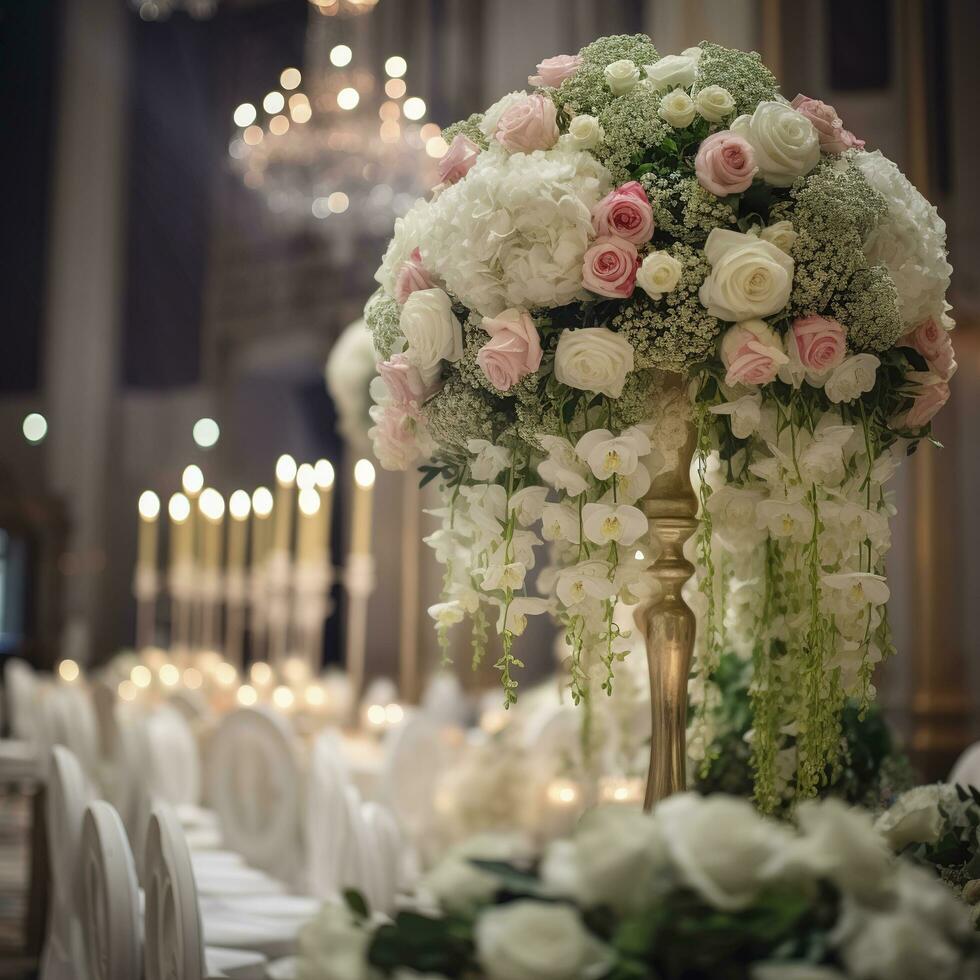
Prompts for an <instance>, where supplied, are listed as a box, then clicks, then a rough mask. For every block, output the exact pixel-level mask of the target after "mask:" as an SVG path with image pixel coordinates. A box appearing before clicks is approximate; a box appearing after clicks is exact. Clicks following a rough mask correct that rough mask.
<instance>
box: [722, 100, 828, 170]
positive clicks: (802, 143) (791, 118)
mask: <svg viewBox="0 0 980 980" xmlns="http://www.w3.org/2000/svg"><path fill="white" fill-rule="evenodd" d="M731 128H732V131H733V132H735V133H737V134H738V135H739V136H742V137H743V138H744V139H746V140H748V142H749V143H751V144H752V149H753V150H755V158H756V162H757V163H758V165H759V175H760V176H761V177H762V179H763V180H764V181H765V182H766V183H767V184H772V186H773V187H789V186H790V184H792V183H793V181H794V180H796V178H797V177H801V176H803V174H808V173H809V172H810V171H811V170H812V169H813V168H814V167H815V166H816V165H817V162H818V161H819V159H820V139H819V137H818V135H817V130H816V128H815V127H814V125H813V123H812V122H810V120H809V119H807V117H806V116H804V115H803V114H802V113H799V112H797V111H796V110H795V109H793V108H791V107H790V106H788V105H786V104H784V103H782V102H760V103H759V105H758V107H757V108H756V110H755V112H753V113H752V115H751V116H739V117H738V118H737V119H736V120H735V121H734V122H733V123H732V127H731Z"/></svg>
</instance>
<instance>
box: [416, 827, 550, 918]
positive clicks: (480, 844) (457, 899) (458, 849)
mask: <svg viewBox="0 0 980 980" xmlns="http://www.w3.org/2000/svg"><path fill="white" fill-rule="evenodd" d="M530 854H531V845H530V843H529V841H528V840H527V838H525V837H524V836H523V835H521V834H504V833H501V834H494V833H486V834H477V835H476V836H475V837H471V838H469V839H468V840H465V841H463V843H461V844H458V845H456V846H455V847H454V848H452V849H451V850H450V851H449V852H447V854H446V855H445V857H444V858H443V859H442V860H441V861H440V862H439V863H438V864H437V865H436V866H435V867H434V868H432V870H431V871H429V872H428V873H427V874H426V875H425V877H424V878H423V879H422V880H421V882H420V883H419V890H420V891H421V893H422V894H423V895H424V896H426V897H428V898H430V899H434V900H435V901H436V902H438V903H439V904H440V905H442V906H443V907H444V908H447V909H452V910H464V909H471V908H473V907H474V906H475V905H481V904H482V903H483V902H486V901H488V900H489V899H490V897H491V896H492V895H493V893H494V892H495V891H496V890H497V889H498V888H499V887H500V879H499V878H497V876H496V875H493V874H491V873H490V872H489V871H484V870H482V869H481V868H478V867H477V866H476V865H475V864H473V860H474V859H478V860H482V861H526V860H527V859H528V858H529V856H530Z"/></svg>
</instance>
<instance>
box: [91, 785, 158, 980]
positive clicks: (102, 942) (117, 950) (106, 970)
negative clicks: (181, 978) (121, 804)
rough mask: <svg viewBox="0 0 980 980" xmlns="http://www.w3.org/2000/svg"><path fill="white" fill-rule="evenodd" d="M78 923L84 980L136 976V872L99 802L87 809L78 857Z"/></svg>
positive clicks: (109, 811)
mask: <svg viewBox="0 0 980 980" xmlns="http://www.w3.org/2000/svg"><path fill="white" fill-rule="evenodd" d="M79 918H80V919H81V922H82V937H83V942H84V946H85V965H86V968H87V970H88V976H89V980H134V978H137V977H139V976H140V973H141V971H142V946H143V941H142V928H143V927H142V922H141V917H140V894H139V886H138V885H137V883H136V867H135V865H134V863H133V854H132V851H131V850H130V848H129V841H128V840H127V838H126V830H125V828H124V827H123V823H122V820H121V819H120V818H119V814H118V813H117V812H116V810H115V808H114V807H113V806H112V805H111V804H109V803H106V802H105V801H104V800H96V801H95V802H93V803H90V804H89V807H88V809H87V810H86V811H85V819H84V823H83V825H82V838H81V853H80V857H79Z"/></svg>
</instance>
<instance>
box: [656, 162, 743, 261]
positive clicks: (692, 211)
mask: <svg viewBox="0 0 980 980" xmlns="http://www.w3.org/2000/svg"><path fill="white" fill-rule="evenodd" d="M641 183H642V184H643V186H644V187H645V188H646V190H647V196H648V197H649V198H650V203H651V204H652V205H653V217H654V221H656V223H657V231H658V233H660V234H666V235H669V236H671V237H673V238H676V239H678V240H679V241H682V242H687V243H688V244H690V245H699V246H700V245H703V244H704V241H705V239H706V238H707V237H708V235H709V234H710V233H711V231H712V229H714V228H734V227H736V224H737V221H738V216H737V214H736V213H735V211H734V210H733V208H732V206H731V205H730V204H729V203H728V202H727V201H726V200H725V199H724V198H721V197H715V195H714V194H712V193H711V192H710V191H706V190H705V189H704V188H703V187H702V186H701V185H700V184H699V183H698V181H697V178H696V177H690V176H684V175H682V174H680V173H678V172H677V171H674V172H673V173H670V174H668V175H666V176H660V175H658V174H653V173H650V174H645V175H644V176H643V178H642V180H641Z"/></svg>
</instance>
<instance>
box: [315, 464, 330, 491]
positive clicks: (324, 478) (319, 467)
mask: <svg viewBox="0 0 980 980" xmlns="http://www.w3.org/2000/svg"><path fill="white" fill-rule="evenodd" d="M313 474H314V476H315V477H316V485H317V486H318V487H319V488H320V489H321V490H329V489H330V488H331V487H332V486H333V480H334V472H333V466H332V465H331V463H330V460H329V459H318V460H317V461H316V465H315V466H314V467H313Z"/></svg>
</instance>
